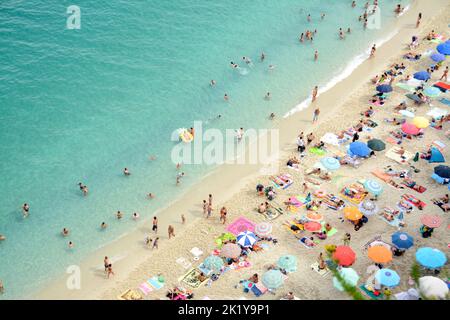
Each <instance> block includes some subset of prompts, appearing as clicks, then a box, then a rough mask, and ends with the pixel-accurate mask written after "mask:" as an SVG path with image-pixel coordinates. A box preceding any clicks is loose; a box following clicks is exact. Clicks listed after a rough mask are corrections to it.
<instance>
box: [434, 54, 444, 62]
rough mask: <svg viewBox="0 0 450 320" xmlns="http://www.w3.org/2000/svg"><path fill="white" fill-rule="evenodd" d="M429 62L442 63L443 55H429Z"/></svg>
mask: <svg viewBox="0 0 450 320" xmlns="http://www.w3.org/2000/svg"><path fill="white" fill-rule="evenodd" d="M431 60H433V61H434V62H438V63H439V62H442V61H444V60H445V55H443V54H442V53H433V54H432V55H431Z"/></svg>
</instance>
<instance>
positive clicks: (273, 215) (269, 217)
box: [261, 209, 281, 220]
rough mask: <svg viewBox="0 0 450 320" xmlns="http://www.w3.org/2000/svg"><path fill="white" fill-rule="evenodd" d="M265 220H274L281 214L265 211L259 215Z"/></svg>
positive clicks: (269, 210)
mask: <svg viewBox="0 0 450 320" xmlns="http://www.w3.org/2000/svg"><path fill="white" fill-rule="evenodd" d="M261 214H262V215H263V216H264V217H265V218H266V219H267V220H275V219H276V218H278V217H279V216H280V215H281V213H280V212H279V211H278V210H271V209H267V211H266V212H264V213H261Z"/></svg>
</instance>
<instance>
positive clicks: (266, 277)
mask: <svg viewBox="0 0 450 320" xmlns="http://www.w3.org/2000/svg"><path fill="white" fill-rule="evenodd" d="M283 282H284V278H283V274H282V273H281V272H280V271H279V270H269V271H267V272H266V273H264V274H263V276H262V283H263V284H264V286H266V288H267V289H277V288H279V287H281V286H282V285H283Z"/></svg>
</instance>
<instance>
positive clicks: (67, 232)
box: [61, 228, 69, 237]
mask: <svg viewBox="0 0 450 320" xmlns="http://www.w3.org/2000/svg"><path fill="white" fill-rule="evenodd" d="M61 234H62V236H63V237H67V236H68V235H69V229H67V228H63V229H62V231H61Z"/></svg>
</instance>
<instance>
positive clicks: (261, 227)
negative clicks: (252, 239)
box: [255, 222, 272, 238]
mask: <svg viewBox="0 0 450 320" xmlns="http://www.w3.org/2000/svg"><path fill="white" fill-rule="evenodd" d="M255 234H256V235H257V236H258V237H261V238H265V237H268V236H270V235H271V234H272V225H271V224H270V223H268V222H260V223H258V224H257V225H256V226H255Z"/></svg>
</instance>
